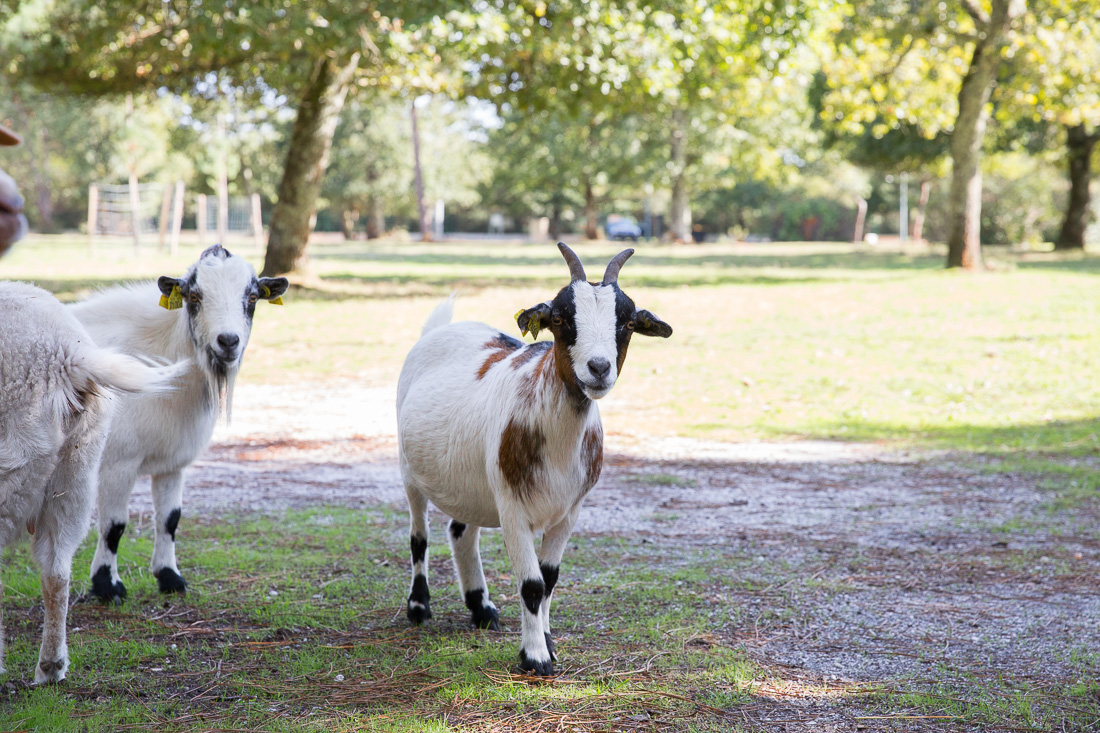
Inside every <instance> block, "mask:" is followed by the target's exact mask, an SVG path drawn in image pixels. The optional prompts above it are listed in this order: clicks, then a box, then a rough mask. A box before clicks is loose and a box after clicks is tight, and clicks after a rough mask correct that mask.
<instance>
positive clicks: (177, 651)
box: [0, 508, 766, 731]
mask: <svg viewBox="0 0 1100 733" xmlns="http://www.w3.org/2000/svg"><path fill="white" fill-rule="evenodd" d="M404 532H405V527H404V522H403V521H402V520H401V519H400V518H398V517H395V516H394V515H392V514H391V513H389V512H387V511H385V510H365V511H348V510H345V509H340V508H331V509H328V508H318V509H315V510H310V511H300V512H292V513H290V514H288V515H287V516H286V517H283V518H280V519H278V520H275V519H272V518H257V517H237V518H229V519H228V520H227V521H216V522H206V523H195V524H194V525H193V526H192V529H191V531H190V532H189V534H188V545H189V553H190V555H191V557H193V558H194V564H193V565H191V566H190V567H189V568H188V571H187V572H188V578H189V581H190V583H191V588H192V590H191V592H190V593H189V595H188V597H187V598H186V601H185V602H178V603H176V602H165V601H164V600H163V599H162V598H161V597H160V596H158V595H156V594H155V592H154V589H155V584H154V582H153V581H152V579H151V578H150V577H148V573H146V572H144V571H143V570H141V569H140V568H141V567H142V566H144V563H145V560H146V558H148V556H149V553H150V552H151V549H152V543H151V532H150V527H149V526H148V525H145V526H144V527H142V526H139V527H137V528H136V531H135V532H131V533H130V535H129V537H128V539H127V540H126V541H125V542H124V543H123V547H122V552H121V570H122V574H123V578H124V580H125V582H127V583H128V586H129V588H130V589H131V597H130V598H129V599H128V600H127V601H126V603H125V604H124V605H123V606H122V607H121V608H114V607H103V606H100V605H98V604H93V603H91V602H86V603H77V604H76V605H75V606H74V607H73V609H72V614H71V621H70V628H71V629H72V634H71V637H70V651H71V655H72V660H73V673H72V675H71V677H72V679H74V680H79V682H70V683H69V684H67V685H66V686H64V687H59V688H31V687H26V686H22V685H12V684H9V685H8V686H7V689H6V690H3V691H2V692H0V694H3V695H4V696H5V697H6V700H5V702H4V704H3V705H2V706H0V730H17V729H27V730H34V729H41V728H42V727H45V726H48V727H50V729H51V730H58V731H69V730H71V731H99V730H124V729H128V727H129V728H130V729H133V728H138V729H146V728H150V729H151V728H156V729H158V730H188V729H192V728H193V727H204V726H210V727H219V728H229V729H246V730H249V729H263V730H287V731H311V730H373V729H377V730H464V729H466V728H467V726H471V727H472V728H474V729H491V728H493V726H499V725H502V724H509V725H511V724H514V725H516V726H517V729H518V728H519V727H522V728H523V729H527V730H549V729H551V728H552V726H553V724H554V723H555V722H556V721H559V720H561V719H565V718H569V717H573V716H575V717H576V720H577V721H578V722H580V723H583V722H584V721H585V720H590V721H597V722H601V723H604V722H607V721H612V720H614V719H615V718H616V717H617V716H618V717H623V718H626V719H629V718H630V717H631V716H639V715H640V716H642V717H641V718H639V721H641V720H643V719H644V721H645V722H646V723H647V725H650V726H652V725H655V724H660V723H662V721H663V722H664V723H669V724H676V725H679V724H682V723H685V722H690V723H691V725H692V726H694V727H695V729H697V730H714V731H717V730H725V729H727V726H728V724H729V722H730V721H731V720H739V719H740V714H739V713H738V711H737V708H738V706H742V705H745V704H746V703H747V702H750V701H751V699H752V690H753V689H754V686H755V685H756V684H757V683H758V681H761V680H763V679H765V678H766V675H765V673H764V671H763V670H762V669H761V668H760V667H759V666H757V665H756V664H754V663H752V662H751V661H749V660H748V659H747V658H746V657H745V656H744V655H743V654H742V653H741V652H739V651H738V650H736V649H735V648H734V647H733V646H732V645H731V644H730V643H728V642H725V641H722V640H721V639H719V638H717V637H715V635H714V634H713V633H712V632H711V631H709V630H708V629H707V626H708V622H707V617H706V615H705V614H703V613H700V611H701V608H702V605H701V600H700V598H699V597H698V596H697V595H696V594H695V593H685V592H683V591H682V590H680V589H679V588H678V584H683V583H684V582H685V581H691V582H692V583H698V581H700V580H701V579H704V578H712V577H713V576H714V574H715V573H720V572H721V570H720V567H719V563H718V562H717V561H716V559H714V558H708V557H706V556H704V555H702V554H698V555H692V556H685V557H683V558H682V559H681V560H680V562H679V563H677V565H676V566H675V567H673V568H666V569H663V570H654V569H652V567H651V564H650V563H644V562H628V558H634V559H635V560H639V559H641V558H642V557H644V556H645V555H647V554H649V553H653V552H656V550H654V549H652V548H646V547H644V546H643V545H641V544H640V543H639V544H635V543H624V542H621V541H615V540H612V541H608V540H585V539H581V538H578V539H577V543H578V544H579V547H578V549H577V551H575V552H574V558H573V561H572V562H571V563H570V568H569V571H568V575H569V576H570V579H569V581H568V582H566V583H563V585H562V586H561V588H560V592H559V593H558V594H556V596H555V597H556V604H555V605H556V609H555V619H556V629H557V632H556V633H557V634H558V637H559V638H558V641H559V653H560V655H561V657H562V663H561V664H560V665H559V666H560V667H561V668H562V671H563V672H564V674H563V676H562V677H561V678H560V679H557V680H555V681H553V682H548V683H543V684H539V683H532V682H530V681H529V680H527V679H525V678H522V677H513V676H512V674H511V671H510V670H511V668H512V667H514V666H515V663H516V658H515V657H516V651H517V648H518V618H513V616H515V614H516V609H517V607H518V606H517V604H518V600H517V599H516V598H514V597H511V596H506V597H499V598H498V600H499V601H500V602H501V607H502V618H503V620H504V622H505V625H506V630H505V631H504V632H501V633H488V632H477V631H474V630H472V629H470V628H467V625H466V611H465V608H464V607H463V606H462V604H461V602H460V600H459V594H458V589H457V586H456V584H455V583H454V579H453V574H452V572H451V570H450V566H449V558H448V552H447V549H446V547H445V545H443V544H441V543H438V542H437V543H435V544H433V546H432V555H431V566H432V575H433V584H434V588H433V591H434V595H433V606H434V611H435V615H436V618H435V620H433V621H432V622H430V623H429V624H428V625H427V626H425V627H423V628H422V629H410V628H408V625H407V622H406V621H405V619H404V613H403V599H404V597H405V594H406V591H407V582H408V578H407V577H406V576H407V570H406V563H405V558H404V557H403V555H399V554H397V553H398V552H400V549H401V548H402V547H403V544H404V543H403V542H401V541H400V540H401V539H403V537H404ZM483 547H484V550H483V551H484V555H485V557H486V560H487V565H488V566H489V567H488V570H489V582H490V586H491V588H493V589H495V590H494V592H497V591H501V590H506V589H509V588H510V585H511V584H510V583H509V582H508V578H507V576H504V575H501V570H502V569H504V568H506V567H507V563H506V561H505V557H504V550H503V545H502V543H501V541H500V536H499V533H490V534H488V535H487V536H486V538H485V541H484V546H483ZM27 550H28V548H27V546H26V545H20V546H16V547H15V548H13V549H12V550H11V551H10V552H9V555H10V557H9V562H8V566H9V567H8V576H9V578H8V583H7V591H8V592H7V598H6V606H7V608H6V611H7V617H8V619H9V625H10V626H11V628H10V629H9V633H10V634H11V635H12V636H14V640H13V643H12V644H11V645H10V648H9V650H8V666H9V668H10V669H11V670H13V671H15V672H16V673H17V675H18V676H22V673H23V672H25V671H26V670H29V669H31V668H33V665H34V663H35V661H36V659H37V645H36V636H37V625H38V624H39V623H40V621H41V606H40V601H39V600H38V598H37V597H36V595H37V594H36V585H37V581H36V578H35V576H34V572H33V569H32V563H31V561H30V558H29V555H28V551H27ZM92 550H93V547H92V545H91V544H90V543H86V545H85V549H84V550H83V552H82V553H81V555H80V556H79V557H78V559H77V561H76V566H77V567H78V568H83V567H86V566H87V563H88V562H90V559H91V555H92ZM624 567H625V568H628V569H627V570H626V572H625V573H624V572H623V568H624ZM508 592H511V591H508ZM609 597H613V598H614V602H613V603H609V602H608V601H607V600H606V599H608V598H609ZM643 605H644V606H645V607H646V608H647V613H645V614H638V613H637V612H636V609H637V608H639V607H641V606H643ZM594 618H595V619H598V621H597V622H595V623H593V622H592V621H591V620H592V619H594ZM12 632H14V633H12ZM93 670H94V673H93ZM215 722H216V725H215ZM615 727H616V728H617V729H624V730H625V729H631V728H632V727H633V726H631V725H616V726H615Z"/></svg>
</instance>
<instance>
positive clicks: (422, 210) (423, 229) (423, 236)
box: [411, 99, 432, 242]
mask: <svg viewBox="0 0 1100 733" xmlns="http://www.w3.org/2000/svg"><path fill="white" fill-rule="evenodd" d="M411 115H412V137H413V167H414V170H415V172H416V208H417V213H418V214H420V241H422V242H430V241H432V230H431V227H430V226H428V206H427V204H426V203H425V202H424V177H423V175H422V173H421V171H420V131H419V130H418V129H417V126H416V100H415V99H414V100H413V103H412V113H411Z"/></svg>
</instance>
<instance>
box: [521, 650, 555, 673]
mask: <svg viewBox="0 0 1100 733" xmlns="http://www.w3.org/2000/svg"><path fill="white" fill-rule="evenodd" d="M519 668H520V671H521V672H526V673H527V674H533V675H537V676H539V677H550V676H552V675H553V674H554V663H553V662H551V661H550V660H549V659H547V660H546V661H545V662H538V661H535V660H533V659H530V658H528V656H527V652H525V651H524V650H522V649H520V650H519Z"/></svg>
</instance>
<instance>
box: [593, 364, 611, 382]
mask: <svg viewBox="0 0 1100 733" xmlns="http://www.w3.org/2000/svg"><path fill="white" fill-rule="evenodd" d="M588 370H589V371H590V372H592V376H594V377H596V378H598V379H603V378H604V377H606V376H607V375H608V374H610V373H611V362H609V361H608V360H607V359H589V360H588Z"/></svg>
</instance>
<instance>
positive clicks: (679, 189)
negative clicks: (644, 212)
mask: <svg viewBox="0 0 1100 733" xmlns="http://www.w3.org/2000/svg"><path fill="white" fill-rule="evenodd" d="M686 135H687V123H686V122H685V121H684V113H683V112H682V111H681V110H676V111H675V112H673V113H672V140H671V143H670V147H671V153H672V155H671V162H672V169H671V174H672V205H671V211H670V212H669V218H670V219H671V221H670V222H669V228H668V230H669V233H670V234H671V235H672V239H673V240H674V241H677V242H686V241H688V238H689V237H690V236H691V222H690V221H689V215H688V192H687V181H686V180H685V173H686V170H687V163H686V160H687V156H686V153H685V151H684V143H685V140H684V138H685V137H686Z"/></svg>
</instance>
